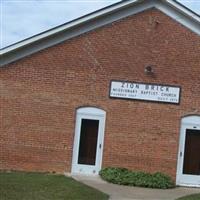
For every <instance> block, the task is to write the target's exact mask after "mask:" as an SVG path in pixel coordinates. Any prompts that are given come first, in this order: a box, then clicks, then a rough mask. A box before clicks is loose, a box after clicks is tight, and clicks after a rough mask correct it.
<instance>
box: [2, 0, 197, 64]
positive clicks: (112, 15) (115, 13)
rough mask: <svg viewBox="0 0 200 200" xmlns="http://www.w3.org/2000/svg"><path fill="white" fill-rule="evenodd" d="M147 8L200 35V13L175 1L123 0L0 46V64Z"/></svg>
mask: <svg viewBox="0 0 200 200" xmlns="http://www.w3.org/2000/svg"><path fill="white" fill-rule="evenodd" d="M150 8H156V9H158V10H160V11H162V12H163V13H165V14H166V15H168V16H170V17H171V18H173V19H174V20H175V21H178V22H179V23H181V24H182V25H184V26H185V27H187V28H188V29H190V30H191V31H193V32H194V33H196V34H198V35H200V16H199V15H198V14H196V13H194V12H193V11H191V10H190V9H188V8H186V7H185V6H183V5H182V4H180V3H179V2H177V1H175V0H123V1H120V2H118V3H115V4H113V5H111V6H108V7H105V8H103V9H100V10H97V11H95V12H93V13H90V14H88V15H85V16H83V17H80V18H78V19H75V20H72V21H70V22H68V23H65V24H63V25H60V26H57V27H55V28H53V29H50V30H48V31H45V32H42V33H40V34H38V35H35V36H33V37H30V38H28V39H25V40H23V41H20V42H18V43H15V44H13V45H10V46H8V47H5V48H3V49H1V51H0V55H1V59H0V67H1V66H4V65H6V64H8V63H11V62H13V61H16V60H18V59H20V58H23V57H25V56H28V55H30V54H33V53H35V52H37V51H40V50H42V49H45V48H48V47H50V46H53V45H56V44H59V43H61V42H63V41H65V40H68V39H70V38H73V37H75V36H78V35H81V34H83V33H86V32H88V31H91V30H93V29H96V28H99V27H101V26H104V25H107V24H109V23H112V22H114V21H117V20H119V19H122V18H125V17H128V16H130V15H134V14H137V13H139V12H142V11H144V10H147V9H150Z"/></svg>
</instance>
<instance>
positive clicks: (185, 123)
mask: <svg viewBox="0 0 200 200" xmlns="http://www.w3.org/2000/svg"><path fill="white" fill-rule="evenodd" d="M187 129H193V130H195V129H196V130H200V116H198V115H193V116H187V117H184V118H182V120H181V129H180V140H179V151H178V163H177V173H176V184H177V185H181V186H189V187H190V186H191V187H200V175H187V174H183V164H184V163H183V162H184V152H185V140H186V130H187Z"/></svg>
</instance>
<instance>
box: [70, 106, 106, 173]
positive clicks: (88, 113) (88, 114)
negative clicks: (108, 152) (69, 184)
mask: <svg viewBox="0 0 200 200" xmlns="http://www.w3.org/2000/svg"><path fill="white" fill-rule="evenodd" d="M82 119H91V120H99V128H98V138H97V150H96V162H95V165H85V164H78V154H79V145H80V133H81V123H82ZM105 120H106V112H105V111H104V110H102V109H99V108H94V107H84V108H79V109H77V112H76V126H75V137H74V146H73V156H72V168H71V173H72V174H87V175H98V173H99V171H100V169H101V165H102V157H103V143H104V130H105Z"/></svg>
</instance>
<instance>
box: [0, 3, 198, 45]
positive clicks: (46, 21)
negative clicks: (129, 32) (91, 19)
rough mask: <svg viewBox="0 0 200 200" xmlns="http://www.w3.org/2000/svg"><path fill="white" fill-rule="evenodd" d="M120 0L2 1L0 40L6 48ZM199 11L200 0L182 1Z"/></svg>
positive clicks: (0, 43)
mask: <svg viewBox="0 0 200 200" xmlns="http://www.w3.org/2000/svg"><path fill="white" fill-rule="evenodd" d="M118 1H120V0H73V1H71V0H57V1H55V0H0V4H1V5H0V12H1V20H0V22H1V24H0V27H1V41H0V47H1V48H3V47H6V46H8V45H11V44H13V43H16V42H18V41H20V40H23V39H25V38H28V37H31V36H33V35H35V34H38V33H40V32H43V31H45V30H47V29H50V28H53V27H55V26H58V25H60V24H63V23H66V22H67V21H70V20H72V19H75V18H77V17H80V16H82V15H85V14H87V13H90V12H92V11H95V10H98V9H100V8H103V7H105V6H108V5H110V4H113V3H116V2H118ZM179 1H180V2H181V3H183V4H184V5H185V6H187V7H189V8H190V9H192V10H194V11H195V12H197V13H198V14H200V0H179Z"/></svg>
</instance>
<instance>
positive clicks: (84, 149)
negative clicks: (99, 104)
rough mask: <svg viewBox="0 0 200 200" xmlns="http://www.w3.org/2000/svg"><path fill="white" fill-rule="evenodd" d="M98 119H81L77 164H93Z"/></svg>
mask: <svg viewBox="0 0 200 200" xmlns="http://www.w3.org/2000/svg"><path fill="white" fill-rule="evenodd" d="M98 129H99V120H90V119H82V123H81V133H80V134H81V136H80V146H79V156H78V164H86V165H95V161H96V150H97V138H98Z"/></svg>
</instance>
